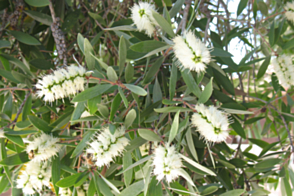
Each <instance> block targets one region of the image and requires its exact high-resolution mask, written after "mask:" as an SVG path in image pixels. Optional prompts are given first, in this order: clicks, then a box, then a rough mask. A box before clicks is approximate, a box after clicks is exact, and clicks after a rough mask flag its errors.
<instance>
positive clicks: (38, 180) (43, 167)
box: [16, 161, 52, 195]
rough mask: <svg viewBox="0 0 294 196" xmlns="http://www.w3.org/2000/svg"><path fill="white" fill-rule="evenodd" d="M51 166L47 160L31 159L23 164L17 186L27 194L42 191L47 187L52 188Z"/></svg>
mask: <svg viewBox="0 0 294 196" xmlns="http://www.w3.org/2000/svg"><path fill="white" fill-rule="evenodd" d="M50 179H51V167H50V166H49V165H48V163H47V162H33V161H30V162H28V163H27V164H25V165H24V166H23V168H22V169H21V171H20V172H19V174H18V178H17V180H16V188H19V189H22V191H23V193H24V194H26V195H33V194H35V193H40V192H41V191H43V190H44V189H45V187H48V188H50V187H51V186H52V183H51V182H50Z"/></svg>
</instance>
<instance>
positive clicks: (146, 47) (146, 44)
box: [130, 40, 167, 53]
mask: <svg viewBox="0 0 294 196" xmlns="http://www.w3.org/2000/svg"><path fill="white" fill-rule="evenodd" d="M166 45H167V44H166V43H164V42H159V41H153V40H152V41H142V42H139V43H137V44H134V45H132V46H131V47H130V49H132V50H133V51H136V52H141V53H147V52H151V51H153V50H156V49H158V48H162V47H164V46H166Z"/></svg>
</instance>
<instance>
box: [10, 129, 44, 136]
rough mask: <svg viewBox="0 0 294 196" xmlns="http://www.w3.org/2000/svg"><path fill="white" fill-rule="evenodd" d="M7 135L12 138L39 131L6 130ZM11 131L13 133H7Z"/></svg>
mask: <svg viewBox="0 0 294 196" xmlns="http://www.w3.org/2000/svg"><path fill="white" fill-rule="evenodd" d="M4 130H5V135H12V136H20V135H28V134H32V133H38V131H35V130H25V131H13V130H12V129H8V128H4ZM7 130H11V131H7Z"/></svg>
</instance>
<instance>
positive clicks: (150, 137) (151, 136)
mask: <svg viewBox="0 0 294 196" xmlns="http://www.w3.org/2000/svg"><path fill="white" fill-rule="evenodd" d="M138 132H139V134H140V136H141V137H142V138H144V139H146V140H147V141H154V142H160V141H161V138H160V137H159V136H158V135H157V134H156V133H154V132H153V131H150V130H148V129H143V128H142V129H138Z"/></svg>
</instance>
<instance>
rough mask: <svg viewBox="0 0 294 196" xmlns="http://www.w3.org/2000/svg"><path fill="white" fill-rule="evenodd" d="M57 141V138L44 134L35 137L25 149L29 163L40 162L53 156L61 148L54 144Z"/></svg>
mask: <svg viewBox="0 0 294 196" xmlns="http://www.w3.org/2000/svg"><path fill="white" fill-rule="evenodd" d="M58 141H59V139H58V138H55V137H53V136H51V135H48V134H45V133H43V134H42V135H40V136H39V137H36V138H35V139H34V140H33V141H32V142H31V143H30V144H29V145H28V146H27V148H26V151H27V153H28V154H29V156H30V158H31V161H33V162H41V161H45V160H48V159H49V158H51V157H52V156H55V155H56V154H57V153H58V151H59V150H60V148H61V145H59V144H56V143H57V142H58Z"/></svg>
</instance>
